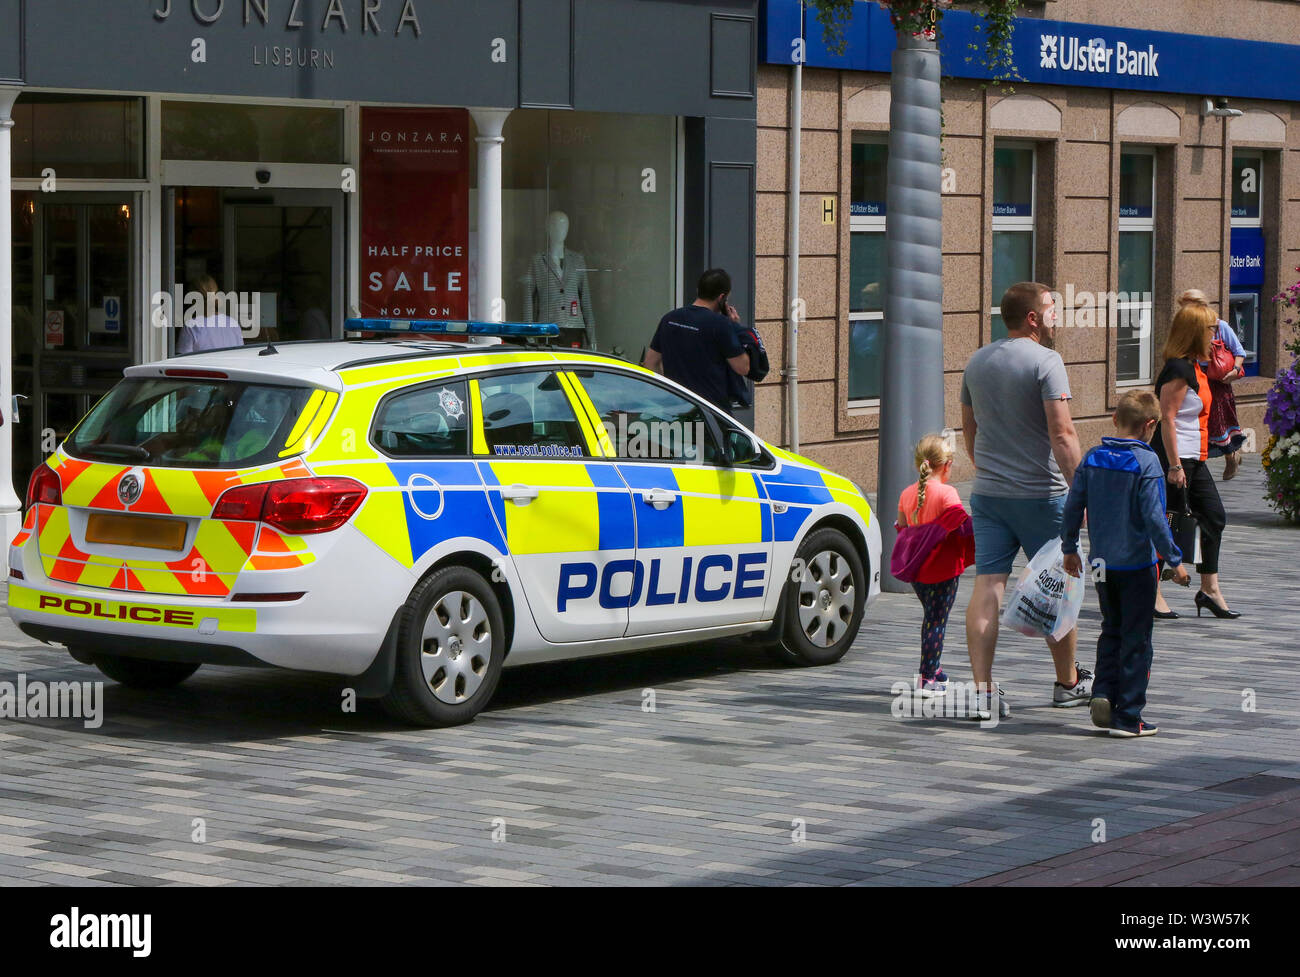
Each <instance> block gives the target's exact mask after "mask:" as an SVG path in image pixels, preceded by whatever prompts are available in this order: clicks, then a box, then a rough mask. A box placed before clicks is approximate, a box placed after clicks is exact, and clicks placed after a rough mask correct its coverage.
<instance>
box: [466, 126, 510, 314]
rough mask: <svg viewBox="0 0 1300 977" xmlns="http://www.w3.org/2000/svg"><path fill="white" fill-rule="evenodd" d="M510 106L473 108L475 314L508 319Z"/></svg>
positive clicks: (472, 312) (473, 312)
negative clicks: (505, 244) (504, 178)
mask: <svg viewBox="0 0 1300 977" xmlns="http://www.w3.org/2000/svg"><path fill="white" fill-rule="evenodd" d="M510 111H511V110H510V109H470V110H469V114H470V115H471V116H473V118H474V124H475V125H476V126H478V136H477V137H476V139H475V141H476V142H477V143H478V297H477V298H476V300H475V304H474V309H473V310H472V311H471V313H470V314H471V315H472V316H473V317H474V318H476V319H481V320H484V321H486V322H505V321H506V303H505V296H504V294H503V292H502V284H501V264H502V260H501V247H502V246H501V214H502V206H501V146H502V145H503V144H504V143H505V138H504V137H503V136H502V135H501V130H502V128H503V127H504V126H505V124H506V118H507V117H508V116H509V115H510Z"/></svg>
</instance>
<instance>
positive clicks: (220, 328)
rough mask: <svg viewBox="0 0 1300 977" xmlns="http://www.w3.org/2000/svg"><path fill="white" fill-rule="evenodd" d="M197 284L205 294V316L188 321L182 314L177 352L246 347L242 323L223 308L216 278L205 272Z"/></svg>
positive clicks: (178, 353)
mask: <svg viewBox="0 0 1300 977" xmlns="http://www.w3.org/2000/svg"><path fill="white" fill-rule="evenodd" d="M194 284H195V285H196V286H197V287H198V289H199V291H201V292H202V293H203V296H204V300H205V301H204V308H205V312H206V315H204V317H203V318H202V319H201V320H199V321H198V322H189V321H186V319H185V317H184V316H181V320H182V323H183V324H182V326H181V332H180V335H178V336H177V337H176V355H178V356H179V355H180V354H182V353H197V352H199V351H200V350H205V349H228V348H230V347H232V346H243V345H244V333H243V331H242V330H241V329H240V328H239V322H238V321H237V320H235V319H232V318H231V317H230V316H228V315H226V314H225V313H224V312H222V311H220V310H221V308H222V307H223V306H224V305H225V303H223V302H222V301H221V298H220V296H221V292H220V289H219V288H218V287H217V280H216V279H215V278H213V277H212V276H211V275H203V276H202V277H201V278H199V280H198V281H197V282H195V283H194Z"/></svg>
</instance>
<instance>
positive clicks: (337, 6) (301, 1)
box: [153, 0, 420, 37]
mask: <svg viewBox="0 0 1300 977" xmlns="http://www.w3.org/2000/svg"><path fill="white" fill-rule="evenodd" d="M156 2H157V4H158V6H157V7H156V8H155V9H154V12H153V15H154V19H155V20H167V19H168V18H169V17H171V15H172V14H173V13H174V12H175V11H176V10H177V9H181V8H188V10H189V12H190V14H191V15H192V16H193V17H194V19H195V21H197V22H198V23H199V24H203V25H205V26H206V25H209V24H215V23H217V22H218V21H220V20H221V19H222V17H225V16H228V15H230V14H233V13H234V12H235V11H236V10H238V9H239V8H242V13H243V21H244V26H245V27H248V26H249V25H250V24H253V25H257V24H260V25H261V26H262V27H269V26H271V25H272V23H280V22H281V21H283V23H284V29H285V30H300V29H302V28H304V27H309V26H310V27H312V28H316V27H319V28H320V32H321V33H322V34H324V33H326V32H328V31H330V30H337V31H340V32H342V33H344V34H346V33H347V32H348V31H349V30H353V29H356V30H360V31H361V33H362V35H365V34H381V33H384V31H385V30H386V29H387V27H386V24H392V23H393V21H392V19H391V18H392V16H393V11H395V10H397V9H398V8H397V4H396V0H389V2H388V3H387V5H385V0H351V2H349V3H344V0H328V3H327V4H326V5H325V14H324V16H323V17H322V18H321V20H320V21H319V23H317V22H316V20H315V18H314V17H312V16H311V11H312V10H319V9H320V3H319V2H318V3H312V2H311V0H230V2H229V3H227V0H156ZM321 2H323V0H321ZM386 6H387V9H386ZM349 9H351V11H352V16H351V17H349V16H348V10H349ZM309 18H310V20H309ZM396 25H397V26H396V29H395V30H394V31H393V33H394V35H395V36H401V34H402V31H403V29H407V30H409V31H410V33H412V34H413V35H414V36H415V37H419V36H420V16H419V12H418V11H417V9H416V3H415V0H401V10H400V12H399V13H398V14H397V21H396Z"/></svg>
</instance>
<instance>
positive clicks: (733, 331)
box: [645, 268, 753, 412]
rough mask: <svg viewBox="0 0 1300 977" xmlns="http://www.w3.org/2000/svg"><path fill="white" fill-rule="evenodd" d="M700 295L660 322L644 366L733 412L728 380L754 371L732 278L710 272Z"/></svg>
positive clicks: (703, 279) (702, 278)
mask: <svg viewBox="0 0 1300 977" xmlns="http://www.w3.org/2000/svg"><path fill="white" fill-rule="evenodd" d="M695 294H696V299H695V301H694V302H692V303H691V304H690V305H687V306H683V307H682V308H680V309H674V310H673V311H672V312H669V313H668V314H667V315H666V316H664V317H663V318H662V319H660V320H659V328H658V329H657V330H655V335H654V339H652V340H651V341H650V348H649V349H647V350H646V354H645V365H646V366H648V367H649V368H650V369H652V370H654V371H655V372H656V373H662V374H663V375H664V376H666V377H667V378H668V379H670V380H675V381H676V382H677V383H680V384H681V385H682V386H684V387H686V388H687V389H688V390H691V391H693V392H694V393H696V394H698V395H699V396H701V397H703V398H704V399H705V400H707V401H709V403H711V404H713V405H715V406H716V407H718V408H719V409H720V410H722V411H724V412H730V410H731V397H730V393H729V384H728V377H729V375H732V374H734V375H737V376H741V377H744V376H748V375H749V373H750V372H751V370H752V369H753V365H752V364H751V362H750V354H749V353H748V352H747V351H746V349H745V347H744V345H743V344H742V343H741V340H740V313H738V312H737V311H736V309H735V306H733V305H731V304H730V303H729V302H728V301H727V299H728V298H729V297H730V294H731V276H730V275H728V274H727V273H726V272H725V271H723V270H722V269H721V268H710V269H709V270H708V271H706V272H705V273H704V274H703V275H701V276H700V281H699V284H698V286H697V287H696V289H695Z"/></svg>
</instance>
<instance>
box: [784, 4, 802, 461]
mask: <svg viewBox="0 0 1300 977" xmlns="http://www.w3.org/2000/svg"><path fill="white" fill-rule="evenodd" d="M803 18H804V11H803V4H802V3H800V4H799V40H800V43H799V46H798V48H797V49H796V50H797V53H798V56H797V57H796V58H795V62H794V78H793V80H792V84H791V86H790V154H789V161H788V162H787V163H786V171H787V186H786V205H785V253H786V266H787V268H788V269H789V280H788V283H787V286H786V315H787V317H788V326H787V330H786V344H785V369H784V370H783V371H782V373H783V375H784V376H785V393H786V422H787V423H786V426H787V428H788V430H789V432H790V437H789V444H790V450H791V451H793V452H794V453H795V454H798V453H799V318H800V313H801V312H802V311H803V303H802V302H801V301H800V300H799V203H800V200H799V182H800V178H799V160H800V156H801V155H802V152H803V62H804V57H805V54H804V37H803V30H804V28H803Z"/></svg>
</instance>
